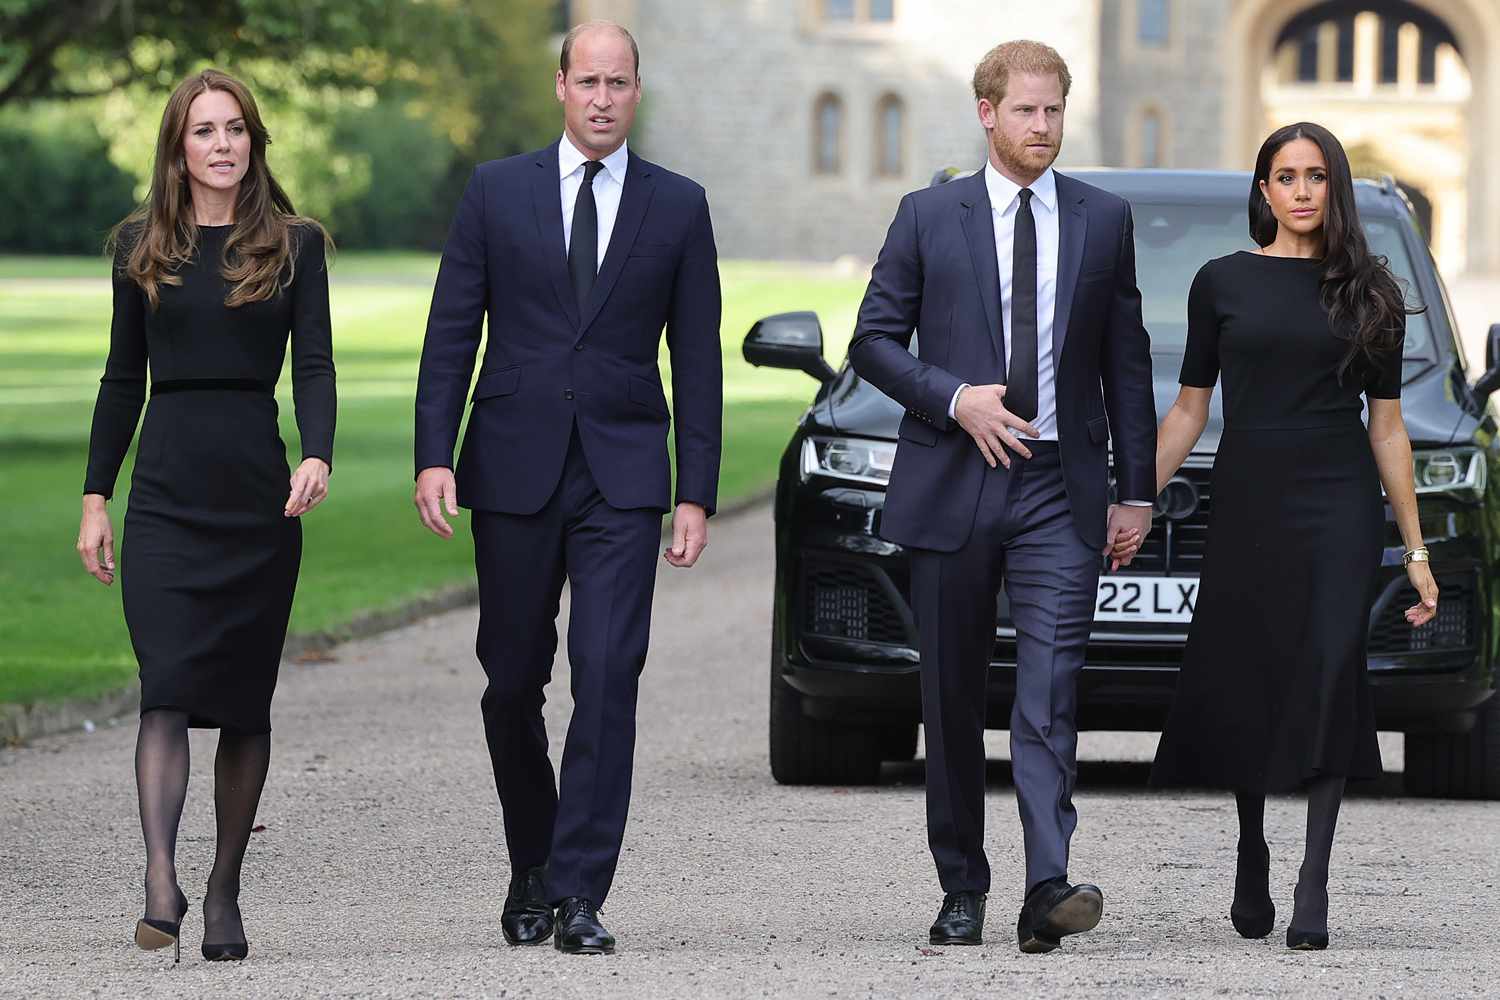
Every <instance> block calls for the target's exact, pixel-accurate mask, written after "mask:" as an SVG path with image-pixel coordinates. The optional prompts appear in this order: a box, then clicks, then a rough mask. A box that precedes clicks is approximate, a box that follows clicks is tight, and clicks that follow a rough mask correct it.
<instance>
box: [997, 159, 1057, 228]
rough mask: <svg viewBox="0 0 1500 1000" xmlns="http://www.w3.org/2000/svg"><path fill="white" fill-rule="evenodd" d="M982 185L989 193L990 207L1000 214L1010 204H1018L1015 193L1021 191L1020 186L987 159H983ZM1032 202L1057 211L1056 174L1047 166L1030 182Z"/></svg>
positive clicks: (1008, 209) (1004, 211)
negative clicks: (1040, 174)
mask: <svg viewBox="0 0 1500 1000" xmlns="http://www.w3.org/2000/svg"><path fill="white" fill-rule="evenodd" d="M984 187H985V190H986V191H988V192H989V195H990V207H991V208H992V209H993V210H994V211H996V212H999V213H1000V214H1001V215H1004V214H1006V213H1007V212H1009V211H1010V210H1011V206H1012V205H1014V204H1019V202H1017V200H1016V195H1018V194H1019V193H1020V191H1021V186H1020V185H1019V184H1017V183H1016V182H1015V181H1013V180H1011V179H1010V178H1009V177H1006V176H1005V175H1004V174H1002V173H1001V172H1000V171H998V170H996V169H995V165H994V164H993V163H991V162H990V161H989V160H985V161H984ZM1031 193H1032V196H1033V197H1032V202H1033V204H1035V203H1040V204H1042V205H1043V206H1045V207H1046V209H1047V211H1049V212H1055V211H1057V175H1056V174H1054V173H1053V172H1052V168H1051V167H1048V168H1047V169H1046V170H1045V171H1044V172H1043V173H1042V176H1040V177H1038V178H1037V179H1036V180H1034V181H1032V182H1031Z"/></svg>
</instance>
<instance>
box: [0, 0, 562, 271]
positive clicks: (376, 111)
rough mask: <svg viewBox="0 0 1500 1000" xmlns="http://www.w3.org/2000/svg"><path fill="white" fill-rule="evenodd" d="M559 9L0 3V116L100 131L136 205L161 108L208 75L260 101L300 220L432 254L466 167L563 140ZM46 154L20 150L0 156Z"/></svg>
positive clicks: (538, 4) (366, 241) (427, 4)
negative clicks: (321, 221)
mask: <svg viewBox="0 0 1500 1000" xmlns="http://www.w3.org/2000/svg"><path fill="white" fill-rule="evenodd" d="M557 6H558V5H557V3H556V2H555V0H0V112H3V113H4V120H5V121H8V122H9V123H11V126H12V128H14V127H15V126H16V123H17V122H18V121H22V120H24V119H25V118H26V117H27V116H28V115H31V114H32V112H33V110H35V111H37V112H40V113H44V114H52V113H53V111H52V110H48V109H58V108H63V109H67V108H72V109H75V112H68V113H70V114H73V115H74V117H75V118H76V117H92V118H94V119H96V120H98V121H99V123H100V128H101V129H102V130H103V133H104V138H105V140H106V141H108V142H109V144H110V149H111V155H112V157H113V159H114V160H115V162H116V163H117V164H119V165H120V166H122V167H124V168H125V169H126V170H127V171H129V173H131V174H133V175H134V176H135V178H136V180H137V193H138V194H139V193H141V190H142V188H141V185H140V182H143V181H144V179H145V178H146V176H147V174H148V171H149V169H150V163H149V158H150V149H151V145H150V141H151V140H152V139H154V135H155V129H156V125H157V122H158V121H159V118H160V114H161V108H162V105H163V103H164V102H165V99H166V95H167V94H168V93H169V92H170V90H171V88H172V87H173V86H175V85H176V84H177V82H178V81H179V80H181V79H182V78H183V77H185V76H187V75H188V74H189V73H192V72H194V71H196V70H198V69H201V68H203V67H204V66H209V65H212V66H217V67H218V68H220V69H223V70H225V71H227V72H229V73H232V74H234V75H236V76H239V77H240V78H242V79H244V80H245V82H246V83H248V84H249V85H250V88H251V90H252V91H253V92H254V93H255V95H256V98H257V101H258V102H259V103H260V104H261V110H262V113H263V115H264V117H265V118H266V122H267V126H268V127H269V129H270V130H271V134H272V136H273V138H274V140H275V145H274V147H273V150H272V152H271V154H270V155H271V157H272V161H273V164H275V165H276V170H277V172H278V175H279V176H282V178H283V181H284V182H286V183H287V185H288V187H289V188H290V189H291V192H292V194H293V197H294V198H295V199H296V201H297V204H298V207H299V208H302V209H304V210H309V211H315V212H319V213H322V214H325V215H326V216H328V217H329V218H330V220H331V221H334V222H335V223H336V224H337V223H339V222H342V223H343V224H344V225H346V226H347V227H348V229H349V231H350V235H351V236H353V237H354V243H353V244H352V245H386V246H388V245H408V246H410V245H428V246H430V245H434V244H435V243H437V242H438V241H440V239H441V235H442V232H443V231H444V230H445V229H446V220H447V217H448V216H449V214H450V213H451V211H452V207H453V204H454V203H455V201H456V199H457V196H458V192H459V191H460V190H461V188H462V184H463V181H464V179H465V178H466V177H467V175H468V173H469V171H470V170H471V169H472V168H473V166H474V164H475V163H476V162H479V161H482V160H486V159H492V158H495V157H499V156H505V155H509V154H512V153H516V152H519V151H522V150H525V149H529V148H533V147H535V146H537V145H540V144H541V143H542V142H544V141H546V139H547V138H549V137H550V136H551V135H552V134H553V133H554V132H555V131H556V130H557V129H558V128H559V124H560V123H559V118H560V116H559V114H558V111H557V108H556V106H555V102H554V100H553V98H552V81H551V77H552V70H553V68H554V67H555V65H556V61H555V60H556V53H555V52H554V51H553V48H552V38H553V32H554V30H555V27H556V24H555V21H556V15H557ZM106 123H107V124H106ZM43 145H45V143H43ZM39 149H40V146H38V144H37V143H30V144H22V143H20V142H19V140H16V141H15V142H13V144H12V146H11V149H10V152H11V153H13V154H20V153H22V152H23V151H29V152H27V153H26V155H29V156H32V157H33V158H38V157H40V156H41V154H40V153H39V152H38V150H39ZM96 223H97V220H89V224H90V225H94V224H96ZM336 235H337V230H336ZM12 246H14V244H13V243H12Z"/></svg>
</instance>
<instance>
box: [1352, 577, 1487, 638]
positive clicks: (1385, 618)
mask: <svg viewBox="0 0 1500 1000" xmlns="http://www.w3.org/2000/svg"><path fill="white" fill-rule="evenodd" d="M1437 585H1438V613H1437V617H1436V618H1434V619H1433V620H1432V621H1430V622H1428V623H1427V624H1426V625H1423V626H1422V627H1421V628H1412V627H1411V626H1410V625H1408V624H1407V623H1406V609H1407V608H1409V607H1411V606H1412V605H1413V604H1416V603H1417V592H1416V591H1415V590H1414V589H1412V586H1411V584H1409V583H1407V582H1405V581H1404V580H1401V581H1399V582H1398V585H1396V586H1392V587H1388V588H1387V589H1386V591H1385V593H1383V594H1381V595H1380V599H1379V600H1377V601H1376V602H1375V607H1374V609H1373V610H1372V611H1371V613H1370V644H1369V653H1370V655H1371V656H1382V655H1384V656H1391V655H1399V654H1402V653H1420V652H1426V651H1429V650H1438V649H1462V648H1464V647H1467V646H1473V645H1474V625H1475V621H1476V616H1475V613H1474V611H1475V607H1474V598H1475V596H1476V593H1477V591H1476V588H1475V584H1474V578H1473V576H1471V575H1468V574H1462V575H1447V576H1439V577H1438V578H1437Z"/></svg>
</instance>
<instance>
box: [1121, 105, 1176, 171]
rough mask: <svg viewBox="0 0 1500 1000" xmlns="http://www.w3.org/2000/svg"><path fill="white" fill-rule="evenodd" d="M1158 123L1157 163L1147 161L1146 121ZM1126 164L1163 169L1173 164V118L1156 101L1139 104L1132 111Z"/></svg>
mask: <svg viewBox="0 0 1500 1000" xmlns="http://www.w3.org/2000/svg"><path fill="white" fill-rule="evenodd" d="M1150 119H1154V120H1155V121H1156V123H1157V126H1156V127H1157V136H1156V163H1154V164H1149V165H1148V164H1147V163H1146V149H1145V143H1146V122H1147V121H1148V120H1150ZM1125 165H1126V166H1127V167H1130V168H1132V169H1146V168H1149V169H1163V168H1170V167H1171V166H1172V118H1171V115H1170V114H1169V113H1168V112H1167V109H1166V108H1165V107H1163V106H1162V105H1161V104H1158V103H1156V102H1154V101H1146V102H1143V103H1140V104H1137V105H1136V106H1135V108H1134V109H1133V110H1132V111H1131V114H1130V120H1129V127H1128V128H1126V130H1125Z"/></svg>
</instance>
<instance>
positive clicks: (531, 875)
mask: <svg viewBox="0 0 1500 1000" xmlns="http://www.w3.org/2000/svg"><path fill="white" fill-rule="evenodd" d="M552 923H553V914H552V904H550V903H548V902H547V896H546V891H545V889H544V887H543V884H542V869H540V868H533V869H531V870H530V871H526V872H522V873H521V874H519V875H516V876H515V877H513V878H512V879H511V880H510V892H509V893H507V894H506V896H505V909H504V910H502V911H501V912H500V930H501V931H502V932H504V934H505V940H507V941H509V942H510V943H511V944H541V943H542V942H543V941H546V940H547V938H549V937H551V936H552Z"/></svg>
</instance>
